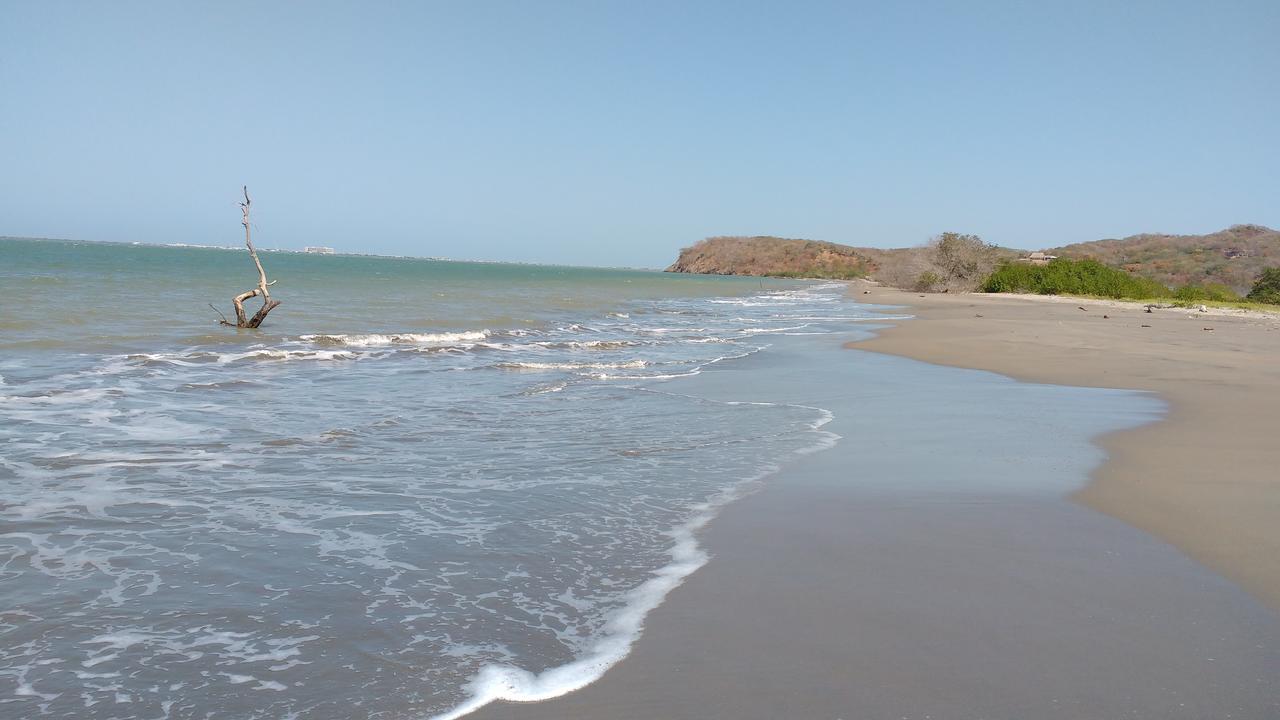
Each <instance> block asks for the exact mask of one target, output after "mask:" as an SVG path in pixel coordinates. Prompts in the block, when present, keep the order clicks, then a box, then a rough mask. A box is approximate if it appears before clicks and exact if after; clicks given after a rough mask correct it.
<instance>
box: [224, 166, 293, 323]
mask: <svg viewBox="0 0 1280 720" xmlns="http://www.w3.org/2000/svg"><path fill="white" fill-rule="evenodd" d="M252 204H253V201H252V200H250V199H249V187H248V186H247V185H246V186H245V187H244V202H242V203H240V214H241V215H242V220H241V222H242V223H243V224H244V244H245V247H247V248H249V257H251V258H253V264H254V265H255V266H256V267H257V268H258V287H256V288H254V289H252V290H246V291H245V292H242V293H240V294H239V295H237V296H235V297H234V298H232V300H231V302H232V304H234V305H235V306H236V327H241V328H256V327H258V326H259V325H261V324H262V321H263V320H265V319H266V318H267V313H269V312H271V311H272V310H274V309H275V308H276V306H277V305H279V304H280V301H279V300H272V299H271V291H270V290H268V289H267V288H269V287H271V286H272V285H274V284H275V280H272V281H271V282H267V271H266V270H264V269H263V268H262V260H260V259H258V251H257V250H255V249H254V247H253V238H252V237H250V234H249V206H250V205H252ZM259 295H261V296H262V307H260V308H258V312H256V313H254V314H253V317H251V318H247V317H245V314H244V301H245V300H248V299H249V298H254V297H258V296H259ZM222 324H223V325H230V324H231V323H230V322H228V321H227V320H225V319H224V320H223V321H222Z"/></svg>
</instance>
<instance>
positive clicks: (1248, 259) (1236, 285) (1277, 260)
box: [1049, 225, 1280, 294]
mask: <svg viewBox="0 0 1280 720" xmlns="http://www.w3.org/2000/svg"><path fill="white" fill-rule="evenodd" d="M1049 252H1050V253H1052V254H1054V255H1058V256H1060V257H1065V258H1072V259H1077V260H1081V259H1085V258H1093V259H1095V260H1097V261H1099V262H1101V263H1103V264H1106V265H1112V266H1114V267H1122V268H1124V269H1126V270H1128V271H1129V272H1132V273H1135V274H1137V275H1141V276H1143V277H1147V278H1151V279H1152V280H1155V281H1156V282H1159V283H1162V284H1164V285H1167V286H1169V287H1174V288H1176V287H1179V286H1182V285H1186V284H1188V283H1196V284H1203V283H1220V284H1222V285H1226V286H1228V287H1230V288H1231V289H1232V290H1235V291H1236V292H1237V293H1241V294H1244V293H1247V292H1248V291H1249V288H1250V287H1252V286H1253V283H1254V281H1255V280H1256V279H1257V277H1258V275H1259V274H1261V272H1262V269H1263V268H1265V267H1271V266H1280V231H1276V230H1272V229H1271V228H1267V227H1263V226H1261V225H1233V226H1231V227H1229V228H1227V229H1226V230H1222V231H1219V232H1216V233H1211V234H1209V235H1159V234H1143V235H1133V236H1130V237H1127V238H1123V239H1119V240H1115V239H1109V240H1096V241H1094V242H1087V243H1076V244H1074V245H1067V246H1065V247H1060V248H1056V249H1054V250H1050V251H1049Z"/></svg>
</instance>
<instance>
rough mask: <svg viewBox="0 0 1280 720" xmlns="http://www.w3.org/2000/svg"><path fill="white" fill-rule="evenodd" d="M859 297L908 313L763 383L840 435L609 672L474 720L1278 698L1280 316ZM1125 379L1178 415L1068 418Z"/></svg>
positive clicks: (1164, 712)
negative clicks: (1080, 430)
mask: <svg viewBox="0 0 1280 720" xmlns="http://www.w3.org/2000/svg"><path fill="white" fill-rule="evenodd" d="M865 290H869V291H870V293H871V294H870V295H862V293H863V291H865ZM851 292H856V293H857V294H858V295H859V296H860V297H862V298H863V299H866V300H869V301H872V302H876V303H884V304H893V305H909V306H910V312H911V313H912V314H914V315H916V319H914V320H911V321H908V322H900V323H896V324H895V325H894V327H892V328H889V329H882V330H879V331H878V332H879V333H880V334H879V336H878V337H876V338H874V339H864V340H860V341H856V342H852V343H849V344H848V345H847V346H846V347H845V348H843V349H842V348H840V347H839V345H838V344H837V345H836V346H835V347H833V348H832V349H831V350H830V351H829V352H826V353H824V352H821V351H818V350H812V351H811V353H810V354H809V355H797V356H795V357H790V358H788V357H783V358H781V359H779V360H777V361H776V362H779V368H780V370H779V374H778V376H777V377H778V382H777V384H776V386H773V387H758V388H752V392H753V393H754V396H753V399H756V400H759V401H765V402H771V401H779V400H782V399H784V396H787V398H789V399H790V401H792V402H813V403H814V404H819V403H820V404H822V405H823V406H824V407H828V408H833V409H834V414H835V416H836V419H835V420H833V421H832V423H831V424H830V426H829V427H830V428H831V430H832V431H833V432H835V433H838V434H840V435H841V436H842V437H843V440H841V442H840V443H839V444H838V445H837V446H836V447H835V448H833V449H832V450H829V451H826V452H822V453H818V454H815V455H811V456H808V457H806V458H804V459H802V460H800V461H798V462H795V463H794V464H791V465H788V466H787V467H786V468H784V470H783V471H782V472H781V473H779V475H778V476H777V477H775V478H772V479H770V480H769V481H768V482H767V483H766V484H765V486H764V487H763V489H761V490H760V491H759V492H757V493H756V494H754V495H752V496H750V497H748V498H746V499H744V500H742V501H739V502H737V503H735V504H733V505H731V506H729V507H728V508H726V509H725V510H724V512H723V513H722V515H721V516H720V517H718V518H717V519H716V520H715V521H714V522H713V523H712V524H711V525H710V526H709V527H708V528H707V529H706V531H705V532H704V533H703V536H702V542H703V543H704V546H705V547H706V549H707V550H708V552H709V553H710V555H711V558H712V559H711V561H710V562H709V563H708V564H707V565H706V567H704V568H703V569H701V570H699V571H698V572H697V573H695V574H694V575H693V576H691V577H690V578H689V579H688V580H686V582H685V583H684V584H683V585H682V586H680V587H678V588H677V589H675V590H674V591H673V592H672V593H671V594H670V596H669V597H668V598H667V601H666V602H665V603H664V604H663V605H662V606H660V607H658V608H657V609H656V610H654V611H653V612H652V613H651V614H650V616H649V617H648V618H647V620H646V623H645V631H644V634H643V636H642V637H641V638H640V639H639V640H638V641H637V643H636V645H635V646H634V648H633V650H632V652H631V654H630V655H629V656H628V657H627V658H626V659H624V660H623V661H622V662H621V663H619V664H618V665H617V666H615V667H613V668H612V669H610V670H609V671H608V672H607V673H606V674H605V675H604V677H603V678H602V679H600V680H599V681H597V682H595V683H593V684H591V685H589V686H587V687H586V688H584V689H582V690H580V691H577V692H574V693H571V694H569V695H565V696H562V697H558V698H555V699H553V700H549V701H546V702H539V703H529V704H519V703H496V704H493V705H490V706H488V707H485V708H483V709H481V710H480V711H478V712H477V713H475V714H474V715H472V717H476V718H480V719H482V720H499V719H502V720H506V719H510V720H542V719H546V720H552V719H556V720H565V719H567V718H572V719H579V718H580V719H582V720H586V719H588V718H590V719H592V720H632V719H634V720H642V719H643V720H651V719H653V718H689V719H693V718H699V719H703V718H724V719H725V720H729V719H730V718H732V719H734V720H741V719H742V718H760V719H765V718H825V719H828V720H829V719H831V718H844V719H845V720H853V719H855V718H856V719H859V720H874V719H880V718H885V719H889V718H893V719H900V718H911V719H913V720H918V719H923V718H1000V719H1008V720H1014V719H1015V718H1032V717H1034V718H1042V719H1054V718H1062V719H1064V720H1065V719H1068V718H1099V717H1122V716H1123V717H1132V718H1152V719H1153V720H1154V719H1156V718H1159V719H1162V720H1164V719H1168V718H1186V719H1188V720H1190V719H1192V718H1207V717H1232V718H1251V719H1252V718H1257V719H1259V720H1261V719H1263V718H1274V717H1276V716H1277V715H1280V698H1278V697H1277V694H1276V692H1275V678H1276V677H1277V676H1278V675H1280V655H1278V654H1277V649H1278V648H1280V615H1277V613H1276V612H1275V610H1274V600H1275V598H1276V595H1275V594H1274V593H1275V589H1276V587H1277V586H1276V577H1277V575H1276V564H1275V563H1276V555H1275V548H1276V544H1275V543H1276V537H1277V536H1276V531H1275V529H1274V528H1273V527H1271V525H1276V524H1277V523H1275V522H1274V518H1275V517H1277V514H1276V495H1275V487H1276V486H1275V484H1274V482H1273V481H1272V479H1271V477H1270V476H1268V475H1267V470H1268V469H1269V468H1273V467H1275V459H1276V451H1275V449H1274V446H1273V445H1272V444H1269V438H1268V434H1270V436H1271V437H1274V431H1275V422H1276V419H1275V415H1274V413H1272V414H1268V413H1267V407H1266V403H1267V402H1268V400H1269V398H1271V397H1272V396H1273V393H1271V392H1268V389H1274V388H1276V387H1277V382H1276V375H1275V371H1274V370H1272V369H1269V368H1267V367H1266V358H1268V357H1276V356H1277V355H1276V353H1275V352H1274V348H1275V347H1276V345H1277V344H1280V331H1277V325H1276V323H1275V322H1274V321H1272V320H1271V319H1269V318H1265V317H1227V316H1216V315H1215V316H1209V315H1208V314H1207V313H1195V314H1192V313H1189V312H1187V311H1163V312H1162V311H1156V312H1154V313H1152V314H1147V313H1145V312H1143V311H1142V309H1141V308H1140V307H1139V308H1133V307H1120V306H1118V305H1111V304H1104V303H1079V302H1054V301H1050V300H1044V299H1018V298H989V297H968V296H929V297H926V298H919V297H917V296H915V295H912V294H904V293H897V292H893V291H889V290H885V289H881V288H878V287H863V286H859V285H854V286H852V287H851ZM1081 304H1083V305H1084V306H1085V310H1083V311H1082V310H1079V309H1078V306H1079V305H1081ZM1103 315H1107V316H1108V317H1106V318H1104V317H1103ZM1144 325H1150V327H1143V326H1144ZM1207 327H1212V328H1214V329H1213V330H1204V329H1202V328H1207ZM822 342H829V341H828V340H826V339H825V338H818V339H815V340H814V346H813V347H814V348H817V347H819V345H820V343H822ZM1268 348H1272V349H1271V350H1269V349H1268ZM868 350H874V352H869V351H868ZM1103 354H1105V355H1106V356H1107V358H1110V360H1108V359H1106V358H1103V357H1101V356H1102V355H1103ZM895 356H902V357H895ZM903 358H919V359H920V360H927V361H928V363H927V364H926V363H922V362H916V361H914V360H910V359H906V360H904V359H903ZM947 365H954V366H957V367H954V368H953V367H947ZM962 368H983V369H987V370H994V371H998V372H1000V373H1003V374H1002V375H997V374H993V373H991V372H981V371H978V370H972V369H962ZM1006 375H1007V376H1010V377H1016V378H1018V379H1019V380H1020V381H1015V380H1012V379H1010V377H1006ZM712 380H713V383H712V385H711V386H710V389H709V392H711V394H712V397H714V396H715V388H716V385H715V383H719V385H720V386H721V387H722V388H723V393H724V395H725V396H726V397H728V396H730V395H732V394H734V393H736V394H737V396H741V394H742V392H743V388H742V386H741V384H740V383H736V382H735V378H734V372H733V371H725V372H720V373H715V374H712ZM1022 381H1026V382H1022ZM1047 381H1052V382H1053V383H1055V384H1053V385H1047V384H1036V383H1039V382H1047ZM1060 384H1068V385H1080V386H1084V387H1095V388H1096V387H1113V388H1126V389H1127V388H1133V389H1137V390H1148V391H1154V392H1153V393H1145V394H1143V395H1141V396H1135V395H1133V394H1132V393H1124V392H1120V391H1106V390H1082V389H1081V390H1077V389H1072V388H1065V387H1060V386H1059V385H1060ZM703 388H704V389H706V388H707V386H706V385H704V386H703ZM1135 397H1137V398H1138V399H1144V400H1146V401H1147V402H1148V403H1149V404H1155V405H1158V406H1159V407H1160V408H1161V410H1162V411H1164V410H1167V414H1166V413H1165V412H1154V413H1152V414H1151V415H1150V416H1149V417H1148V419H1147V420H1146V421H1144V423H1145V424H1141V426H1140V427H1137V428H1136V429H1131V430H1124V431H1119V432H1107V433H1099V434H1098V435H1099V436H1100V437H1094V438H1093V439H1094V441H1095V442H1094V443H1092V444H1090V443H1089V442H1088V441H1087V440H1086V441H1074V440H1073V439H1072V437H1073V436H1072V433H1071V432H1068V430H1070V428H1072V427H1076V426H1077V425H1089V426H1090V427H1093V425H1092V423H1095V422H1101V421H1104V420H1107V419H1108V418H1109V419H1110V421H1116V422H1118V421H1119V420H1117V418H1119V419H1120V420H1124V424H1127V425H1129V426H1136V425H1139V424H1140V423H1139V421H1138V420H1136V419H1135V417H1129V418H1128V419H1124V418H1120V416H1119V415H1116V413H1118V412H1121V410H1120V408H1123V407H1125V406H1126V405H1125V402H1126V401H1125V398H1135ZM1116 403H1119V404H1118V405H1117V404H1116ZM1161 418H1163V419H1161ZM1153 421H1154V422H1153ZM904 426H910V427H912V428H913V433H912V434H911V435H909V436H906V437H904V436H902V435H901V433H900V432H898V431H896V430H894V428H901V427H904ZM1076 442H1083V443H1084V444H1083V445H1077V444H1075V443H1076ZM1099 444H1100V445H1101V448H1105V451H1106V454H1105V455H1104V454H1103V452H1102V450H1101V448H1099ZM1090 477H1092V478H1093V480H1092V483H1091V484H1088V485H1087V487H1084V485H1085V484H1086V483H1087V481H1088V478H1090ZM1011 482H1012V483H1013V484H1010V483H1011ZM1018 483H1025V485H1026V486H1027V487H1020V486H1019V485H1018ZM1082 487H1083V489H1081V488H1082ZM1077 498H1078V499H1079V500H1082V501H1084V503H1087V504H1082V503H1080V502H1076V501H1075V499H1077ZM1095 507H1096V508H1098V509H1101V510H1103V512H1096V511H1095V510H1094V509H1092V508H1095ZM1269 518H1270V519H1272V522H1271V523H1270V525H1269V524H1268V519H1269ZM1223 526H1229V527H1223ZM1224 576H1225V577H1224ZM1228 578H1230V579H1228ZM1244 588H1247V590H1246V589H1244ZM1267 602H1270V603H1272V607H1268V605H1267V604H1266V603H1267Z"/></svg>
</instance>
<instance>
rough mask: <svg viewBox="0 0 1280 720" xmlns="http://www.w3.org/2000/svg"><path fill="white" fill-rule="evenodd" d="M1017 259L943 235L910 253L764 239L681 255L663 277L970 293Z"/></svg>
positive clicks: (706, 245)
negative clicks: (868, 283)
mask: <svg viewBox="0 0 1280 720" xmlns="http://www.w3.org/2000/svg"><path fill="white" fill-rule="evenodd" d="M1017 255H1018V253H1017V252H1016V251H1013V250H1008V249H1005V248H998V247H994V246H991V245H988V244H986V243H984V242H982V240H981V239H980V238H978V237H977V236H975V235H961V234H959V233H943V234H942V235H940V236H938V237H937V238H934V239H933V240H932V241H931V242H930V243H929V244H928V245H924V246H921V247H913V248H896V249H892V250H885V249H881V248H855V247H849V246H847V245H837V244H836V243H829V242H820V241H817V240H794V239H789V238H778V237H769V236H755V237H713V238H707V239H706V240H702V241H701V242H699V243H697V244H695V245H694V246H692V247H687V248H684V249H683V250H681V251H680V258H679V259H678V260H676V262H675V263H674V264H673V265H672V266H671V267H669V268H667V272H684V273H701V274H714V275H767V276H771V277H811V278H837V279H851V278H860V277H868V276H870V277H874V278H875V279H876V280H878V281H880V282H882V283H885V284H886V285H892V286H894V287H901V288H906V289H909V290H920V291H931V292H945V291H948V290H955V291H969V290H973V289H975V288H976V287H977V285H978V284H979V283H980V282H982V280H983V279H984V278H985V277H986V276H987V275H989V274H990V273H991V271H992V270H994V269H995V267H996V266H997V265H998V264H999V263H1000V262H1001V261H1003V260H1009V259H1012V258H1014V257H1017Z"/></svg>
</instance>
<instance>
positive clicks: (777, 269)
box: [667, 235, 876, 279]
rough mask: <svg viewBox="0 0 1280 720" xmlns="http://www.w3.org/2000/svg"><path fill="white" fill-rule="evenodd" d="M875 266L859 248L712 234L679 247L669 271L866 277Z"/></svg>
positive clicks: (823, 243)
mask: <svg viewBox="0 0 1280 720" xmlns="http://www.w3.org/2000/svg"><path fill="white" fill-rule="evenodd" d="M875 269H876V266H875V264H874V263H873V262H872V261H871V259H870V258H869V257H868V256H867V255H866V254H865V253H863V252H861V251H859V250H858V249H857V248H851V247H849V246H847V245H837V244H835V243H829V242H822V241H818V240H797V239H793V238H779V237H769V236H763V235H758V236H755V237H712V238H707V239H706V240H702V241H700V242H698V243H697V244H695V245H693V246H692V247H687V248H684V249H683V250H681V251H680V257H679V259H677V260H676V261H675V263H674V264H672V265H671V267H669V268H667V272H681V273H699V274H703V275H769V276H773V277H821V278H839V279H850V278H859V277H865V276H866V275H868V274H870V273H871V272H873V271H874V270H875Z"/></svg>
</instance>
